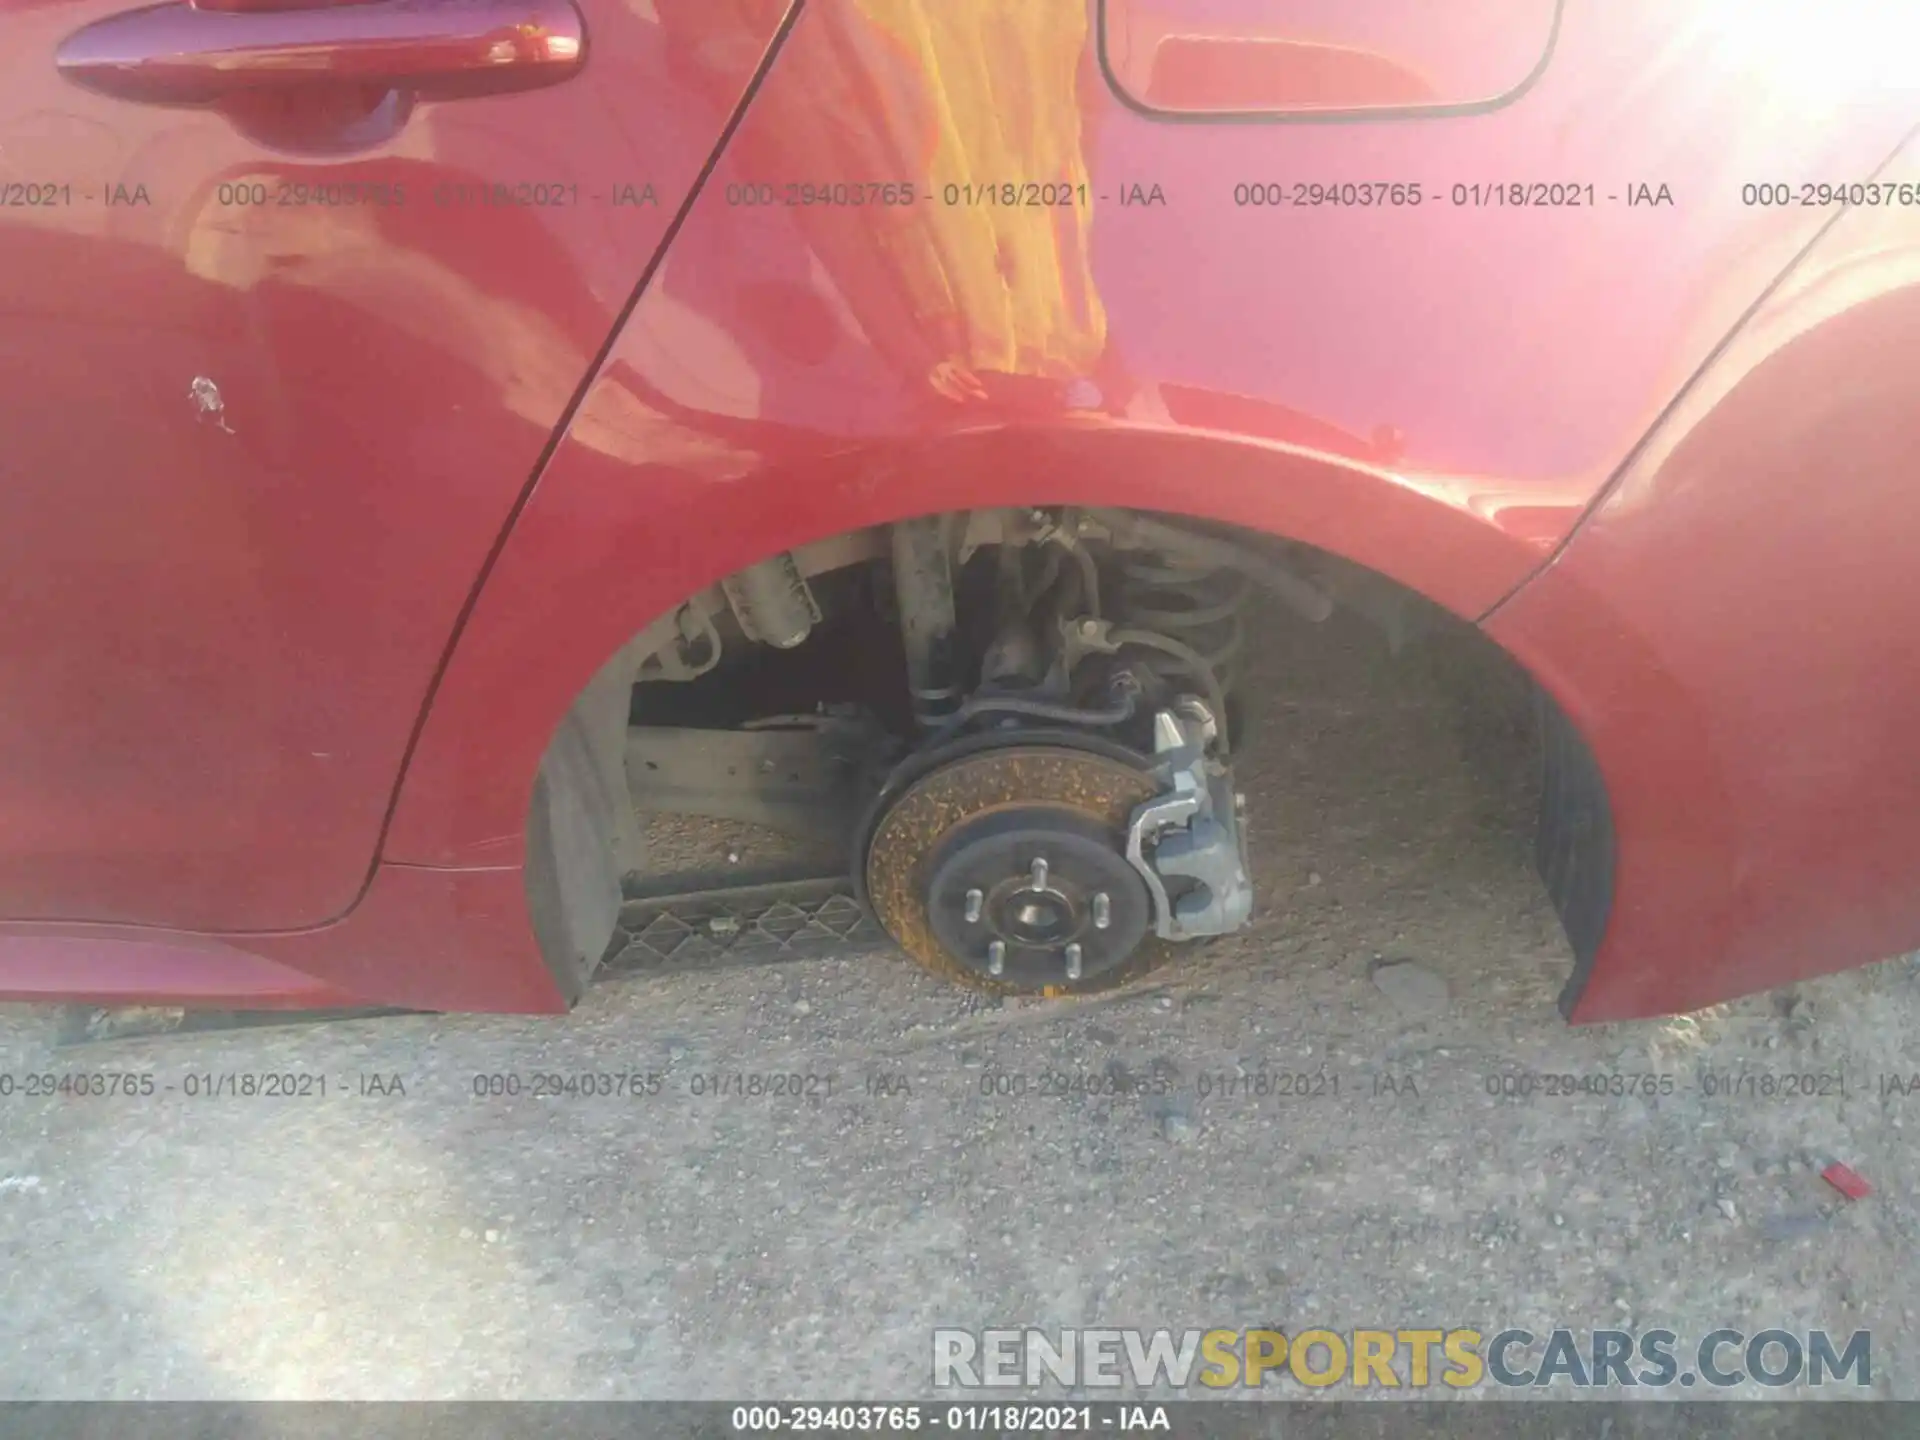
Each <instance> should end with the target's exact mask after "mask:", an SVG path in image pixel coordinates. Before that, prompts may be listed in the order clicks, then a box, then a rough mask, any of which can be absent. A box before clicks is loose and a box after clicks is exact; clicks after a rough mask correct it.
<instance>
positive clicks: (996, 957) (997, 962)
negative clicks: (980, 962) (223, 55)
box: [987, 940, 1007, 975]
mask: <svg viewBox="0 0 1920 1440" xmlns="http://www.w3.org/2000/svg"><path fill="white" fill-rule="evenodd" d="M1006 968H1007V942H1006V941H1004V940H996V941H994V942H993V943H992V944H991V945H989V946H987V973H988V974H989V975H998V974H1000V973H1001V972H1003V971H1004V970H1005V969H1006Z"/></svg>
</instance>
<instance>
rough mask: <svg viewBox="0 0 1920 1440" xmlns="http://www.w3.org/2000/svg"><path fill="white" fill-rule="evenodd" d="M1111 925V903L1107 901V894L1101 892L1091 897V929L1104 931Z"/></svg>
mask: <svg viewBox="0 0 1920 1440" xmlns="http://www.w3.org/2000/svg"><path fill="white" fill-rule="evenodd" d="M1111 924H1113V901H1111V900H1109V899H1108V898H1107V892H1106V891H1104V890H1102V891H1101V892H1100V893H1099V894H1098V895H1095V896H1094V897H1093V928H1094V929H1096V930H1104V929H1106V928H1107V927H1108V926H1109V925H1111Z"/></svg>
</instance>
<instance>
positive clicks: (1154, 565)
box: [1114, 550, 1251, 718]
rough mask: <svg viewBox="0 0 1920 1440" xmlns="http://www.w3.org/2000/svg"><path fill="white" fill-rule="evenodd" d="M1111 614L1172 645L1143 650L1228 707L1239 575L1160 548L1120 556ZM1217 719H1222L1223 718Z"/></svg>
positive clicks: (1244, 586) (1242, 640) (1241, 584)
mask: <svg viewBox="0 0 1920 1440" xmlns="http://www.w3.org/2000/svg"><path fill="white" fill-rule="evenodd" d="M1116 562H1117V564H1116V568H1117V569H1118V571H1119V575H1120V586H1119V591H1120V593H1119V595H1118V596H1117V597H1116V598H1117V599H1118V602H1119V603H1118V605H1117V607H1116V608H1117V610H1118V612H1119V616H1120V624H1121V625H1122V626H1123V627H1124V629H1122V630H1119V631H1116V632H1115V634H1114V638H1115V639H1116V640H1123V639H1125V638H1126V637H1127V635H1128V634H1129V633H1130V632H1146V634H1148V635H1153V636H1158V637H1161V638H1163V639H1165V640H1170V641H1172V642H1173V644H1172V645H1170V646H1159V645H1151V644H1150V642H1144V643H1149V645H1150V648H1152V649H1154V650H1156V651H1157V652H1159V654H1160V656H1161V658H1162V660H1163V661H1165V662H1167V663H1168V664H1170V665H1172V666H1176V667H1178V668H1179V669H1180V670H1181V671H1183V672H1184V673H1186V674H1187V675H1188V676H1189V677H1190V679H1191V680H1192V681H1193V682H1194V683H1195V684H1197V685H1199V686H1200V687H1201V688H1202V690H1203V691H1204V692H1206V693H1208V694H1209V695H1211V696H1212V697H1214V698H1215V699H1217V700H1222V701H1231V700H1232V698H1233V695H1234V690H1235V686H1236V684H1237V682H1238V680H1239V677H1240V652H1241V650H1242V649H1243V648H1244V647H1245V645H1246V628H1245V625H1244V623H1243V621H1242V619H1241V611H1242V607H1243V606H1244V605H1245V604H1246V600H1247V595H1248V592H1249V591H1250V589H1251V582H1250V581H1249V580H1248V578H1247V576H1246V575H1245V573H1244V572H1242V571H1239V570H1236V569H1233V568H1231V567H1229V566H1225V565H1217V564H1212V563H1209V562H1208V561H1206V560H1203V559H1200V558H1197V557H1194V556H1189V555H1179V554H1175V553H1173V552H1171V551H1165V550H1142V551H1128V550H1123V551H1120V552H1119V554H1118V555H1117V556H1116ZM1223 718H1224V717H1223Z"/></svg>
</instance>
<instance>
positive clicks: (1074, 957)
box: [1067, 940, 1080, 980]
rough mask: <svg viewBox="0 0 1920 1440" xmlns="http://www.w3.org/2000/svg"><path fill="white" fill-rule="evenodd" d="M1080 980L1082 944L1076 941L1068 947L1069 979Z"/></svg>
mask: <svg viewBox="0 0 1920 1440" xmlns="http://www.w3.org/2000/svg"><path fill="white" fill-rule="evenodd" d="M1079 978H1080V942H1079V941H1078V940H1076V941H1074V942H1073V943H1072V944H1071V945H1069V946H1067V979H1069V980H1078V979H1079Z"/></svg>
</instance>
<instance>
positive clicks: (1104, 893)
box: [864, 736, 1155, 993]
mask: <svg viewBox="0 0 1920 1440" xmlns="http://www.w3.org/2000/svg"><path fill="white" fill-rule="evenodd" d="M1062 739H1064V740H1065V741H1066V742H1067V743H1059V741H1060V740H1062ZM918 764H919V767H920V769H921V771H922V772H923V773H919V774H918V777H917V778H913V779H910V780H908V781H907V782H906V783H904V784H902V785H898V786H890V787H889V791H890V792H891V793H889V794H888V795H887V796H886V797H885V798H884V799H883V809H882V811H881V813H880V816H879V818H878V821H877V823H876V824H875V825H873V827H872V829H871V835H870V838H869V839H868V841H867V844H866V847H865V851H866V855H865V876H864V878H865V881H866V886H865V889H866V895H867V899H868V902H869V903H870V904H871V906H872V907H873V911H874V914H875V915H876V916H877V917H878V918H879V920H880V923H881V924H882V925H883V926H885V927H886V930H887V933H888V934H889V935H891V936H892V937H893V938H894V940H895V941H896V942H897V943H898V944H899V945H900V947H901V948H902V949H903V950H905V951H906V952H907V953H908V954H909V955H911V956H913V957H914V958H915V959H916V960H918V961H920V962H921V963H922V964H924V965H926V966H927V967H928V968H930V969H932V970H935V971H938V972H939V973H941V974H943V975H947V976H949V977H951V978H954V979H959V980H964V981H966V982H967V983H969V984H973V985H976V986H979V987H982V988H986V989H991V990H1000V991H1006V992H1016V993H1017V992H1028V993H1035V992H1040V993H1060V992H1063V991H1066V990H1070V989H1076V988H1097V987H1098V986H1100V985H1102V984H1110V983H1113V982H1114V981H1116V980H1118V979H1120V978H1122V976H1123V975H1125V974H1130V973H1133V971H1134V970H1135V969H1137V968H1143V967H1141V966H1139V965H1130V964H1129V962H1130V961H1135V960H1145V959H1151V958H1152V956H1151V946H1148V947H1144V948H1143V947H1142V945H1141V941H1142V940H1143V939H1145V938H1146V934H1147V929H1148V926H1149V924H1150V921H1151V910H1150V908H1149V903H1148V899H1147V891H1146V887H1145V885H1144V884H1143V883H1142V882H1141V880H1140V877H1139V876H1138V875H1137V874H1136V873H1134V871H1133V870H1132V869H1131V867H1130V866H1129V865H1128V864H1127V862H1126V859H1125V856H1124V849H1123V847H1124V845H1125V840H1126V827H1127V824H1128V821H1129V819H1130V818H1131V816H1132V815H1133V813H1134V811H1135V810H1136V809H1137V808H1138V807H1139V806H1140V805H1142V804H1144V803H1145V802H1146V801H1148V800H1149V799H1151V798H1152V797H1153V795H1154V792H1155V785H1154V781H1153V778H1152V777H1151V776H1150V775H1148V774H1147V772H1146V769H1145V767H1144V764H1143V763H1142V762H1141V761H1140V759H1139V758H1138V757H1133V758H1132V759H1128V758H1125V755H1124V752H1121V751H1119V750H1118V747H1111V748H1108V749H1090V748H1083V747H1081V746H1079V745H1076V744H1074V743H1072V737H1052V736H1049V737H1046V738H1045V739H1041V738H1039V737H1035V738H1034V739H1033V740H1032V741H1031V742H1029V743H1005V744H998V745H995V744H991V743H986V742H983V741H982V739H981V738H980V737H975V740H974V741H973V742H972V743H971V744H968V745H962V746H959V747H955V749H954V751H953V752H952V753H951V756H950V758H948V757H942V758H940V759H936V760H935V761H934V762H933V763H932V765H931V768H930V769H928V768H926V767H927V764H928V761H927V759H926V757H921V758H920V760H919V762H918Z"/></svg>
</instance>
